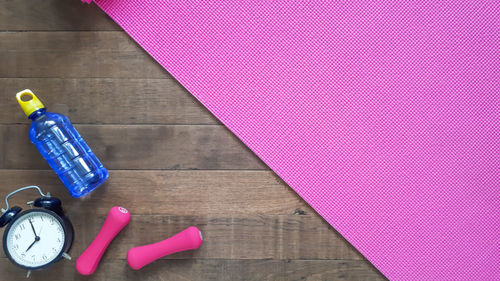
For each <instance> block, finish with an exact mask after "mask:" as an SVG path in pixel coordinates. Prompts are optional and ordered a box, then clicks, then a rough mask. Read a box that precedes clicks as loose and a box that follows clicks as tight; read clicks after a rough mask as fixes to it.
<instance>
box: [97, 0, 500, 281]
mask: <svg viewBox="0 0 500 281" xmlns="http://www.w3.org/2000/svg"><path fill="white" fill-rule="evenodd" d="M95 2H96V3H97V4H98V5H99V6H100V7H101V8H102V9H103V10H104V11H106V13H108V14H109V15H110V16H111V17H112V18H113V19H114V20H115V21H116V22H117V23H118V24H119V25H121V26H122V27H123V28H124V29H125V31H127V32H128V33H129V34H130V35H131V36H132V37H133V38H134V39H135V40H136V41H137V42H138V43H139V44H140V45H141V46H142V47H144V49H145V50H146V51H148V52H149V53H150V54H151V55H152V56H153V57H154V58H155V59H156V60H157V61H158V62H159V63H160V64H161V65H162V66H163V67H165V69H166V70H167V71H169V72H170V73H171V74H172V75H173V76H174V77H175V78H176V79H178V80H179V82H180V83H182V85H184V87H186V88H187V89H188V90H189V91H190V92H191V93H192V94H193V95H194V96H196V97H197V98H198V99H199V100H200V101H201V102H202V103H203V104H204V105H205V106H206V107H207V108H208V109H209V110H210V111H211V112H213V114H215V115H216V116H217V117H218V118H219V119H220V120H221V121H222V122H223V123H224V124H225V125H226V126H227V127H228V128H229V129H230V130H231V131H233V132H234V133H235V134H236V135H237V136H238V137H239V138H240V139H241V140H242V141H243V142H244V143H245V144H246V145H248V146H249V147H250V148H251V149H252V150H253V151H254V152H255V153H256V154H257V155H258V156H259V157H260V158H261V159H262V160H264V161H265V162H266V163H267V164H268V165H269V167H271V168H272V169H273V170H274V171H275V172H276V173H277V174H278V175H279V176H280V177H281V178H282V179H283V180H285V181H286V182H287V183H288V184H289V185H290V186H291V187H292V188H293V189H294V190H295V191H296V192H297V193H298V194H299V195H300V196H302V197H303V198H304V199H305V200H306V201H307V202H308V203H309V204H310V205H311V206H312V207H313V208H314V209H316V210H317V211H318V213H319V214H321V215H322V216H323V217H324V218H325V219H326V220H327V221H328V222H329V223H330V224H331V225H332V226H333V227H335V228H336V229H337V230H338V231H339V232H340V233H341V234H342V235H344V237H345V238H346V239H347V240H349V241H350V242H351V243H352V244H353V245H354V246H355V247H356V248H357V249H359V251H361V253H362V254H363V255H365V256H366V257H367V258H368V259H369V260H370V261H371V262H372V263H373V264H374V265H375V266H376V267H377V268H378V269H379V270H380V271H381V272H382V273H383V274H385V275H386V276H387V277H388V278H389V279H392V280H500V266H499V265H500V254H499V253H500V235H499V233H500V211H499V207H500V177H499V176H500V142H499V138H500V121H499V120H500V119H499V116H500V5H499V3H498V1H488V0H483V1H474V0H471V1H465V0H443V1H435V0H428V1H427V0H417V1H414V0H402V1H383V0H376V1H368V0H353V1H318V0H312V1H284V0H262V1H254V0H252V1H244V0H241V1H222V0H214V1H193V0H184V1H153V0H149V1H145V0H129V1H122V0H97V1H95Z"/></svg>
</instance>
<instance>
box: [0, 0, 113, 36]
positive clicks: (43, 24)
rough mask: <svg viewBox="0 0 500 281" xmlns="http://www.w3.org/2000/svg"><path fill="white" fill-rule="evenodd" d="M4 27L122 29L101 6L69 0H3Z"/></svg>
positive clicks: (0, 11)
mask: <svg viewBox="0 0 500 281" xmlns="http://www.w3.org/2000/svg"><path fill="white" fill-rule="evenodd" d="M0 30H12V31H14V30H20V31H25V30H121V28H120V27H119V26H118V25H117V24H116V23H114V22H113V21H112V20H111V19H110V18H109V17H108V16H107V15H106V14H105V13H104V12H103V11H102V10H101V9H100V8H99V7H98V6H97V5H95V4H92V5H88V4H84V3H82V2H81V1H78V0H75V1H66V0H16V1H12V0H4V1H0Z"/></svg>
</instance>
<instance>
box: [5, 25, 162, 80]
mask: <svg viewBox="0 0 500 281" xmlns="http://www.w3.org/2000/svg"><path fill="white" fill-rule="evenodd" d="M0 50H2V52H0V61H1V62H2V67H1V68H0V77H2V78H5V77H8V78H23V77H24V78H30V77H36V78H92V77H95V78H122V79H123V78H149V79H151V78H170V79H171V76H170V75H169V74H168V73H167V72H166V71H165V70H164V69H163V68H162V67H161V66H160V65H159V64H158V63H156V62H154V60H153V59H152V58H151V57H150V56H149V55H148V54H147V53H146V52H145V51H144V50H143V49H141V48H140V47H139V45H137V44H136V43H135V42H134V41H133V40H132V38H130V37H129V36H128V35H127V34H125V32H93V31H89V32H43V31H40V32H0Z"/></svg>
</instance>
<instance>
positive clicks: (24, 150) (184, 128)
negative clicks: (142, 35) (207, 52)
mask: <svg viewBox="0 0 500 281" xmlns="http://www.w3.org/2000/svg"><path fill="white" fill-rule="evenodd" d="M25 88H30V89H32V90H33V91H34V92H35V93H36V94H38V96H39V97H40V98H41V99H42V100H43V102H44V103H45V104H46V105H47V106H48V107H49V110H50V111H55V112H60V113H63V114H66V115H68V116H69V117H70V119H71V120H72V121H73V123H74V124H75V126H76V128H77V129H78V130H79V131H80V133H81V134H82V136H83V137H84V138H85V139H86V141H87V142H88V144H89V145H90V147H91V148H93V150H94V151H95V152H96V154H97V155H98V157H99V158H100V159H101V160H102V162H103V163H104V165H105V166H106V167H107V168H108V169H109V170H110V179H109V180H108V181H107V183H106V184H105V185H104V186H102V187H100V188H99V189H98V190H96V191H95V192H93V193H92V195H91V197H90V198H86V199H83V200H81V199H74V198H71V197H70V196H69V195H68V193H67V191H66V190H65V188H64V186H63V185H62V184H61V183H60V182H59V180H58V179H57V178H56V176H55V175H54V173H53V172H52V171H51V170H49V167H48V165H47V164H46V163H45V161H44V160H42V158H41V156H40V155H39V153H38V152H37V151H36V150H35V148H34V146H33V145H32V144H31V143H30V142H29V140H28V127H29V122H28V121H29V120H27V119H26V117H25V116H24V115H23V113H22V111H21V109H20V108H19V107H18V105H17V103H16V101H15V98H14V96H15V93H16V92H18V91H19V90H22V89H25ZM30 184H36V185H39V186H41V187H42V188H43V189H44V190H46V191H50V192H51V193H52V194H53V195H55V196H58V197H60V198H61V199H62V200H63V204H64V206H65V208H66V210H67V213H68V214H69V217H70V218H71V219H72V221H73V223H74V225H75V229H76V241H75V245H74V249H73V250H72V252H71V254H72V256H73V257H74V258H76V257H78V255H80V254H81V253H82V251H83V250H84V249H85V248H86V247H87V246H88V245H89V244H90V242H91V241H92V239H93V238H94V237H95V235H96V234H97V232H98V230H99V228H100V226H101V225H102V223H103V221H104V218H105V215H106V213H107V211H108V210H109V209H110V208H111V207H112V206H115V205H120V206H124V207H126V208H127V209H129V210H130V212H131V213H132V220H131V222H130V224H129V225H128V226H127V227H126V228H125V229H124V230H123V231H122V233H120V234H119V236H118V237H117V239H115V241H114V242H113V243H112V244H111V246H110V247H109V248H108V251H107V252H106V254H105V255H104V258H103V261H102V262H101V264H100V267H99V269H98V270H97V272H96V273H95V274H94V275H93V276H92V278H93V280H120V281H121V280H230V281H237V280H384V277H383V276H382V275H381V274H380V273H378V272H377V271H376V269H374V267H373V266H372V265H370V263H369V262H367V261H366V260H365V259H364V258H363V256H361V255H360V254H359V253H358V252H357V251H356V250H355V249H354V248H353V247H352V246H350V245H349V243H347V242H346V241H345V240H344V239H343V238H342V237H341V236H340V235H339V234H338V233H337V232H335V230H333V229H332V228H331V227H330V226H329V225H328V224H327V223H325V222H324V221H323V220H322V219H321V218H320V217H319V216H318V215H317V214H316V213H315V212H314V211H313V210H312V209H311V208H310V207H309V206H307V205H306V204H305V203H304V202H303V201H302V200H301V199H300V198H299V197H298V196H297V195H296V194H295V193H294V192H293V191H292V190H291V189H290V188H289V187H287V186H286V184H284V183H283V182H282V181H281V180H280V179H279V178H278V177H277V176H276V175H275V174H274V173H273V172H271V171H270V170H269V169H268V167H266V166H265V165H264V164H263V163H262V162H261V161H260V160H259V159H258V158H257V157H256V156H254V155H253V154H252V152H251V151H249V150H248V149H247V148H246V147H245V146H244V145H243V144H242V143H241V142H240V141H239V140H238V139H237V138H235V137H234V136H233V135H232V134H231V133H230V132H229V131H228V130H227V129H226V128H225V127H224V126H222V125H221V124H220V123H219V122H218V121H217V120H216V118H214V117H213V116H212V115H211V114H210V113H209V112H208V111H207V110H206V109H204V108H203V106H202V105H200V103H198V102H197V101H196V100H195V99H194V98H193V97H192V96H191V95H190V94H189V93H188V92H187V91H186V90H184V89H183V88H182V86H180V85H179V83H177V82H176V81H175V80H173V79H172V77H171V76H170V75H169V74H168V73H167V72H166V71H164V70H163V69H162V68H161V67H160V66H159V65H158V64H157V63H156V62H155V61H154V60H153V59H151V58H150V57H149V56H148V55H147V54H146V53H145V52H144V51H143V50H142V49H141V48H140V47H139V46H138V45H137V44H135V43H134V42H133V41H132V40H131V39H130V38H129V37H128V36H127V35H126V34H125V33H124V32H123V31H121V30H120V28H119V27H118V26H117V25H116V24H115V23H113V22H112V21H111V20H110V19H108V18H107V16H106V15H105V14H104V13H103V12H101V11H100V10H99V9H98V8H97V7H96V6H95V5H85V4H81V3H80V1H79V0H16V1H13V0H2V1H0V196H1V198H0V199H1V201H0V202H3V197H4V196H5V195H6V194H7V193H8V192H10V191H12V190H13V189H15V188H17V187H21V186H24V185H30ZM35 195H36V193H35V192H33V193H30V192H25V193H21V194H19V195H18V196H16V197H14V200H13V203H17V204H23V202H26V201H28V200H32V199H34V198H35V197H36V196H35ZM2 207H4V206H3V203H2ZM191 225H195V226H198V227H199V228H200V229H201V230H202V231H203V234H204V238H205V242H204V244H203V246H202V248H200V249H199V250H197V251H193V252H187V253H182V254H177V255H173V256H170V257H167V258H166V259H162V260H160V261H157V262H155V263H154V264H151V265H149V266H147V267H146V268H144V269H142V270H140V271H134V270H132V269H130V268H129V267H128V266H127V263H126V260H125V256H126V252H127V250H128V249H129V248H131V247H133V246H137V245H142V244H146V243H152V242H156V241H159V240H163V239H165V238H167V237H169V236H171V235H173V234H175V233H176V232H178V231H180V230H182V229H184V228H186V227H188V226H191ZM74 260H75V259H73V261H62V262H60V263H59V264H57V265H55V266H53V267H52V268H51V269H48V270H45V271H38V272H34V273H33V275H32V277H31V280H65V281H67V280H83V279H88V278H84V277H82V276H79V275H78V274H77V273H76V271H75V269H74ZM0 272H1V273H0V274H1V277H0V279H1V280H2V281H8V280H24V279H23V278H24V275H25V272H24V271H23V270H21V269H18V268H16V267H14V266H13V265H12V264H10V262H9V261H8V260H7V258H6V257H5V254H4V253H3V251H2V253H1V255H0Z"/></svg>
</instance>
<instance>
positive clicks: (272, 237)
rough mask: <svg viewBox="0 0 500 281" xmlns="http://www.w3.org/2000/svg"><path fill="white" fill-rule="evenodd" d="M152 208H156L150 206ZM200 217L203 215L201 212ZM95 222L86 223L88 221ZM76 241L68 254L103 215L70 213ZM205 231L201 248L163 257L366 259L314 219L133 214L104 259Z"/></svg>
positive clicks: (88, 237) (79, 248) (82, 244)
mask: <svg viewBox="0 0 500 281" xmlns="http://www.w3.org/2000/svg"><path fill="white" fill-rule="evenodd" d="M151 208H154V206H151ZM200 214H201V212H200ZM91 217H92V218H94V219H92V220H89V219H88V218H91ZM72 221H73V222H74V224H75V231H76V233H78V234H79V235H78V237H76V239H75V246H74V250H73V251H72V253H73V254H74V255H80V254H81V253H82V252H83V251H84V250H85V248H86V247H87V246H88V245H90V243H91V242H92V240H93V239H94V237H95V236H96V235H97V233H98V232H99V229H100V227H101V226H102V224H103V223H104V216H100V217H96V216H95V215H94V214H91V213H90V212H88V214H85V215H84V216H83V215H74V216H73V217H72ZM192 225H193V226H196V227H198V228H199V229H200V230H201V231H202V233H203V239H204V243H203V247H201V248H200V249H199V250H197V251H194V252H185V253H179V254H176V255H172V256H168V257H166V258H168V259H170V258H176V259H181V258H185V259H189V258H192V257H195V258H203V259H212V258H217V259H343V260H362V259H364V258H363V256H362V255H361V254H359V253H358V252H357V251H356V249H354V247H352V246H351V245H349V243H348V242H347V241H345V239H343V238H342V236H340V235H339V234H338V233H336V232H335V231H334V230H333V229H332V228H331V227H329V226H328V224H327V223H326V222H324V221H323V220H322V219H321V218H320V217H319V216H317V215H315V214H314V215H306V216H300V215H283V216H268V215H256V214H248V215H235V216H230V215H229V216H228V215H225V216H220V217H219V216H217V217H208V216H190V217H187V216H163V215H162V216H151V215H143V216H135V215H134V216H132V219H131V222H130V224H129V225H128V226H127V228H126V229H125V230H124V231H123V233H121V234H120V236H119V237H117V238H116V239H115V243H113V245H112V246H111V247H110V248H109V254H108V255H107V258H123V257H125V256H126V255H127V251H128V250H129V249H130V248H132V247H135V246H141V245H145V244H149V243H155V242H158V241H161V240H164V239H167V238H168V237H171V236H172V235H175V234H176V233H178V232H180V231H182V230H183V229H185V228H187V227H189V226H192Z"/></svg>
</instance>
